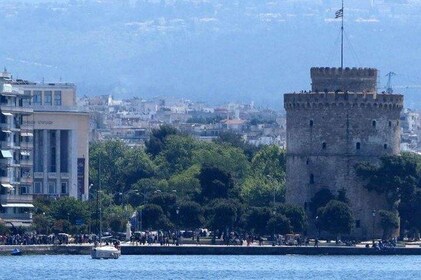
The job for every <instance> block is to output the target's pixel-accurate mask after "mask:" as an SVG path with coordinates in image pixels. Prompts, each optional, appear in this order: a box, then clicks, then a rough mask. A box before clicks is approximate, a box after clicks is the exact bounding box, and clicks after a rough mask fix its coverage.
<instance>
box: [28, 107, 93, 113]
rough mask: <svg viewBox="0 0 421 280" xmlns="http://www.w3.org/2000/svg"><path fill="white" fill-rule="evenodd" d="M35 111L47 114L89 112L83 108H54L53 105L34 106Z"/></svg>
mask: <svg viewBox="0 0 421 280" xmlns="http://www.w3.org/2000/svg"><path fill="white" fill-rule="evenodd" d="M32 107H33V109H34V111H44V112H45V111H47V112H85V113H87V112H89V110H87V109H86V108H85V107H82V106H53V105H33V106H32Z"/></svg>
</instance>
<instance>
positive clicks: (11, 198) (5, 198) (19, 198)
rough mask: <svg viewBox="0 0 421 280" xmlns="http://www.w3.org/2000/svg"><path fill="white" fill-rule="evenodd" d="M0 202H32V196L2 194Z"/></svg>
mask: <svg viewBox="0 0 421 280" xmlns="http://www.w3.org/2000/svg"><path fill="white" fill-rule="evenodd" d="M0 201H1V203H32V201H33V197H32V195H31V194H22V195H16V194H3V195H1V196H0Z"/></svg>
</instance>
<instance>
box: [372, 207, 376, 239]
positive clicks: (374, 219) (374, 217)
mask: <svg viewBox="0 0 421 280" xmlns="http://www.w3.org/2000/svg"><path fill="white" fill-rule="evenodd" d="M372 215H373V231H372V239H373V245H374V225H375V221H376V210H375V209H373V212H372Z"/></svg>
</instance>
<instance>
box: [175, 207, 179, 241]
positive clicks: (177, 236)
mask: <svg viewBox="0 0 421 280" xmlns="http://www.w3.org/2000/svg"><path fill="white" fill-rule="evenodd" d="M175 213H176V214H177V225H176V229H175V236H176V243H175V245H176V246H178V245H179V244H180V243H179V241H178V238H179V233H178V222H179V216H178V214H180V208H179V207H178V206H177V209H175Z"/></svg>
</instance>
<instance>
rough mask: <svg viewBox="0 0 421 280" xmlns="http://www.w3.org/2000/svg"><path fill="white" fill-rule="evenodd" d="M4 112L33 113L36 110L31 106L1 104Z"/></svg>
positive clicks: (0, 107) (0, 108)
mask: <svg viewBox="0 0 421 280" xmlns="http://www.w3.org/2000/svg"><path fill="white" fill-rule="evenodd" d="M0 110H1V111H2V112H11V113H33V112H34V110H33V109H32V108H30V107H18V106H0Z"/></svg>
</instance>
